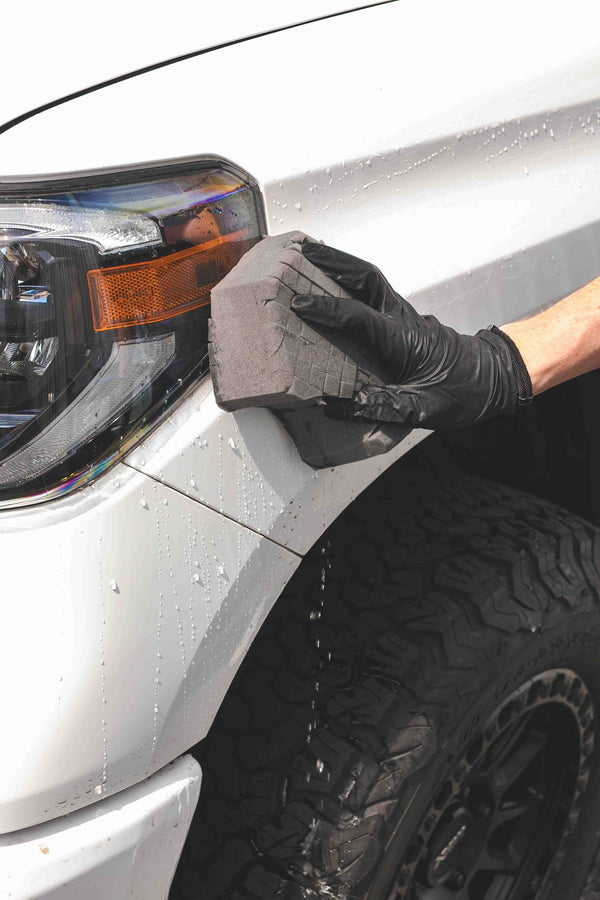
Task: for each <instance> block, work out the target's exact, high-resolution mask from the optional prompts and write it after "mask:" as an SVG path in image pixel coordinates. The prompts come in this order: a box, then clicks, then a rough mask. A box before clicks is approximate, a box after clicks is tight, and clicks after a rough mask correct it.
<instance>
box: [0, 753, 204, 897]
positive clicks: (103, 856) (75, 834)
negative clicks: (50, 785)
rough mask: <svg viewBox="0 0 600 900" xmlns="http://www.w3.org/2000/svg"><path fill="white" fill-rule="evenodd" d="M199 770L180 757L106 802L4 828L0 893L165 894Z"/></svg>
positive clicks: (193, 800)
mask: <svg viewBox="0 0 600 900" xmlns="http://www.w3.org/2000/svg"><path fill="white" fill-rule="evenodd" d="M200 777H201V773H200V767H199V765H198V763H197V762H196V761H195V760H194V759H193V758H192V757H191V756H184V757H180V758H179V759H178V760H176V761H175V762H174V763H170V764H169V765H167V766H165V768H164V769H161V770H160V771H159V772H157V773H156V774H155V775H152V776H151V777H150V778H147V779H146V780H145V781H143V782H141V783H140V784H136V785H135V786H134V787H131V788H129V789H127V790H125V791H121V792H119V793H117V794H114V795H113V796H112V797H106V798H105V799H104V800H103V801H102V802H101V803H95V804H93V805H92V806H89V807H87V808H85V809H81V810H78V811H77V812H74V813H71V815H69V816H63V817H61V818H58V819H53V820H52V821H51V822H45V823H44V824H43V825H35V826H33V827H32V828H26V829H24V830H23V831H20V832H18V833H16V834H5V835H2V836H0V898H2V900H5V898H6V900H8V898H10V900H81V898H82V897H86V898H89V900H126V898H127V900H132V898H138V900H165V897H167V895H168V892H169V887H170V885H171V880H172V878H173V874H174V872H175V867H176V865H177V861H178V859H179V855H180V853H181V848H182V847H183V843H184V841H185V838H186V835H187V831H188V828H189V824H190V821H191V818H192V815H193V812H194V809H195V808H196V803H197V801H198V793H199V790H200Z"/></svg>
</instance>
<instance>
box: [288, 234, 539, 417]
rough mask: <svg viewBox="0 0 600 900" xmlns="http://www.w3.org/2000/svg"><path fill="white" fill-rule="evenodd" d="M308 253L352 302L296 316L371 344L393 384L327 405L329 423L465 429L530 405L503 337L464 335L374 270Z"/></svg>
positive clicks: (305, 302) (326, 250) (300, 308)
mask: <svg viewBox="0 0 600 900" xmlns="http://www.w3.org/2000/svg"><path fill="white" fill-rule="evenodd" d="M302 252H303V253H304V255H305V256H306V258H307V259H308V260H309V261H310V262H311V263H312V264H313V265H315V266H317V267H318V268H319V269H321V270H322V271H323V272H325V273H326V274H327V275H328V276H329V277H330V278H332V279H333V280H334V281H337V282H338V283H339V284H340V285H341V286H342V287H343V288H345V290H346V291H347V292H348V293H349V294H351V295H352V299H339V298H337V297H326V296H317V295H302V296H301V295H297V296H296V297H294V299H293V300H292V309H293V310H294V312H295V313H297V314H298V315H299V316H301V317H302V318H305V319H309V320H310V321H312V322H316V323H318V324H320V325H326V326H327V327H328V328H334V329H336V330H339V331H344V332H346V333H347V334H350V335H352V336H353V337H354V338H355V339H356V340H358V341H359V342H360V343H361V344H366V345H367V346H368V347H369V349H370V351H371V353H372V354H373V355H375V356H376V357H378V358H380V359H381V360H382V361H383V362H384V363H385V364H386V365H387V368H388V370H389V371H390V373H392V377H393V383H391V384H388V385H382V386H379V387H375V386H367V387H364V388H362V389H359V390H358V391H356V392H355V393H354V396H353V398H352V399H351V400H340V399H339V398H331V399H330V400H327V409H326V412H327V414H328V415H331V416H333V417H334V418H343V419H370V420H373V421H376V422H397V423H401V424H403V425H406V426H408V427H411V428H415V427H421V428H463V427H466V426H468V425H472V424H474V423H475V422H481V421H483V420H484V419H489V418H491V417H492V416H495V415H499V414H507V413H512V412H514V411H515V409H516V407H517V405H519V404H525V403H528V402H530V400H531V394H532V391H531V380H530V378H529V374H528V372H527V369H526V367H525V363H524V362H523V359H522V357H521V354H520V353H519V351H518V349H517V347H516V345H515V344H514V342H513V341H512V340H511V338H509V337H508V335H506V334H504V333H503V332H502V331H500V329H498V328H496V327H495V326H492V328H491V330H481V331H478V332H477V334H475V335H466V334H458V332H456V331H455V330H454V329H453V328H449V327H448V326H446V325H442V324H441V322H439V321H438V320H437V319H436V318H435V317H434V316H421V315H419V313H418V312H417V311H416V310H415V309H414V308H413V307H412V306H411V305H410V303H407V301H406V300H404V299H403V298H402V297H401V296H400V295H399V294H397V293H396V292H395V291H394V290H393V289H392V288H391V287H390V285H389V284H388V282H387V281H386V279H385V278H384V277H383V275H382V274H381V272H380V271H379V269H377V268H376V267H375V266H373V265H371V264H370V263H368V262H365V261H364V260H362V259H358V258H357V257H355V256H350V255H349V254H347V253H343V252H341V251H340V250H335V249H334V248H333V247H327V246H326V245H324V244H318V243H311V242H308V241H305V242H304V243H303V244H302Z"/></svg>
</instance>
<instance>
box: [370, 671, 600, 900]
mask: <svg viewBox="0 0 600 900" xmlns="http://www.w3.org/2000/svg"><path fill="white" fill-rule="evenodd" d="M593 748H594V709H593V703H592V698H591V696H590V693H589V691H588V689H587V687H586V685H585V684H584V682H583V680H582V679H581V678H580V677H579V676H578V675H577V674H576V673H575V672H572V671H571V670H568V669H552V670H550V671H547V672H543V673H541V674H540V675H537V676H536V677H535V678H533V679H531V680H530V681H528V682H527V683H526V684H524V685H522V686H521V687H520V688H519V689H518V690H517V691H515V692H514V693H513V694H511V695H510V696H509V697H508V698H507V699H506V700H505V701H504V702H503V703H501V704H500V705H499V706H498V707H497V709H496V710H495V711H494V713H493V714H492V715H491V716H490V718H489V719H488V720H487V722H486V723H485V725H484V726H483V727H482V728H481V730H480V731H479V733H478V735H477V736H476V737H475V738H474V739H473V740H471V741H470V743H469V745H468V747H467V748H466V750H465V752H464V754H463V756H462V758H461V759H460V760H459V762H458V763H457V764H456V765H455V766H454V767H453V769H452V772H451V773H449V775H448V777H447V778H446V780H445V781H444V783H443V784H442V786H441V788H440V789H439V790H438V792H437V795H436V797H435V800H434V802H433V803H432V805H431V807H430V808H429V810H428V811H427V813H426V815H425V817H424V818H423V820H422V823H421V827H420V829H419V831H418V833H417V835H416V836H415V838H414V840H413V841H412V842H411V844H410V846H409V848H408V850H407V852H406V854H405V855H404V858H403V860H402V863H401V865H400V868H399V870H398V871H397V873H396V876H395V879H394V885H393V888H392V890H391V892H389V894H388V900H544V898H545V897H547V895H548V893H549V891H550V890H551V888H552V885H553V883H554V882H555V880H556V877H557V875H558V873H559V872H560V869H561V866H562V863H563V861H564V858H565V854H566V852H567V848H568V839H569V836H570V835H571V834H572V832H573V831H574V829H575V827H576V825H577V821H578V819H579V815H580V810H581V806H582V799H583V795H584V793H585V789H586V786H587V783H588V779H589V770H590V763H591V756H592V752H593Z"/></svg>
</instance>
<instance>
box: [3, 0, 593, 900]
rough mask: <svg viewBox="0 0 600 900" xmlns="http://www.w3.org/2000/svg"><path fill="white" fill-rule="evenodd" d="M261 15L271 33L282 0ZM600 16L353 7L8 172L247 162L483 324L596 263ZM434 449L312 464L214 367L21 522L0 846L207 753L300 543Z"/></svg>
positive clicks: (217, 54)
mask: <svg viewBox="0 0 600 900" xmlns="http://www.w3.org/2000/svg"><path fill="white" fill-rule="evenodd" d="M259 6H260V8H261V9H263V10H265V17H266V18H265V22H266V21H267V18H268V15H267V12H268V10H267V8H268V7H269V6H272V7H273V8H274V7H277V8H278V9H279V8H280V7H281V4H268V3H264V4H258V6H257V5H256V4H254V5H253V11H254V10H255V9H258V7H259ZM316 6H320V7H321V8H322V9H323V10H324V11H325V12H330V11H332V10H333V9H334V7H335V8H336V9H337V5H336V4H334V3H331V4H329V3H327V4H320V3H317V2H316V0H315V3H309V4H305V5H304V6H303V10H302V15H303V17H304V16H305V15H306V17H309V16H310V15H312V14H313V10H314V9H315V8H316ZM244 7H245V4H241V3H240V4H235V3H229V4H227V5H226V7H225V8H226V10H227V13H225V12H224V11H223V10H224V7H223V6H221V7H219V16H218V17H217V18H219V17H222V19H221V18H219V22H218V23H217V25H218V28H221V26H223V29H224V30H223V32H221V31H219V30H218V28H217V25H215V28H216V29H217V30H216V31H214V32H212V31H211V32H210V34H213V33H214V35H216V34H217V32H218V34H219V35H220V34H221V33H223V34H224V32H225V31H227V30H228V29H227V28H226V27H225V25H224V24H223V23H225V24H226V25H228V26H229V31H228V34H229V38H231V36H232V35H235V34H237V33H238V32H237V30H236V28H237V25H236V22H237V23H238V24H239V23H240V22H241V21H242V19H243V16H242V17H240V16H239V15H238V13H239V12H240V10H242V9H243V8H244ZM127 15H129V13H127ZM278 15H279V13H277V14H275V13H273V16H275V18H277V16H278ZM291 15H292V14H291V12H290V11H289V10H286V13H285V15H284V14H283V13H281V16H282V17H283V18H280V19H278V20H277V21H279V23H280V24H281V22H283V20H284V19H285V20H286V21H288V20H290V21H291V19H290V16H291ZM248 16H249V17H250V13H248ZM173 18H175V16H173ZM252 18H253V21H255V19H254V17H252ZM275 18H273V19H272V20H271V21H272V25H271V26H268V27H275V24H274V22H275ZM256 21H258V20H256ZM261 21H262V20H261ZM161 22H162V19H161ZM598 26H600V8H599V7H598V5H597V4H596V3H593V2H590V0H575V2H573V3H572V4H570V6H569V9H568V11H567V12H565V9H564V7H563V5H562V4H561V5H560V6H559V5H558V4H548V3H547V2H546V3H542V2H539V0H534V2H532V3H529V4H525V5H523V4H522V3H517V2H516V0H508V2H507V3H505V4H503V5H502V7H499V8H498V10H497V11H494V10H491V9H489V8H485V9H482V7H481V5H480V4H479V3H475V2H473V0H462V2H457V3H454V4H451V5H448V4H442V3H439V4H423V3H419V2H417V0H404V2H402V3H400V2H395V3H389V4H386V5H384V6H378V7H372V8H369V9H366V10H362V11H356V12H352V13H349V14H348V15H343V16H339V17H337V18H335V19H328V20H324V21H320V22H315V23H312V24H308V25H302V26H301V27H298V28H294V29H291V30H289V31H285V32H279V33H276V34H270V35H267V36H265V37H261V38H257V39H256V40H251V41H248V42H246V43H240V44H237V45H235V46H230V47H227V48H223V49H219V50H215V51H214V52H211V53H207V54H206V55H201V56H196V57H194V58H192V59H188V60H186V61H182V62H178V63H173V64H171V65H168V66H165V67H163V68H160V69H157V70H155V71H152V72H149V73H147V74H143V75H137V76H135V77H133V78H131V79H129V80H125V81H121V82H119V83H117V84H114V85H112V86H108V87H104V88H102V89H99V90H96V91H93V92H92V93H89V94H87V95H85V96H83V97H81V98H79V99H73V100H70V101H68V102H65V103H63V104H59V105H57V106H55V107H53V108H51V109H49V110H47V111H45V112H41V113H39V114H38V115H36V116H35V117H33V118H31V119H28V120H25V121H23V122H21V123H20V124H18V125H15V126H14V127H13V128H11V129H10V130H8V131H6V132H4V133H2V134H0V181H1V179H2V178H3V177H17V176H24V177H33V176H35V175H39V174H40V173H42V174H43V173H48V174H50V175H51V174H54V173H57V172H68V171H78V170H83V169H94V168H103V167H107V166H115V165H126V164H139V163H142V162H143V161H146V160H157V159H174V158H178V157H183V156H188V155H189V156H198V155H201V154H202V153H214V154H218V155H222V156H224V157H227V158H230V159H232V160H233V161H234V162H236V163H238V164H239V165H241V166H243V167H244V168H245V169H247V170H248V171H250V172H251V173H252V175H253V176H254V177H256V178H257V179H258V181H259V183H260V186H261V189H262V191H263V195H264V198H265V204H266V211H267V220H268V227H269V230H270V231H271V232H272V233H279V232H283V231H287V230H290V229H302V230H304V231H306V232H308V233H309V234H312V235H313V236H315V237H317V238H323V239H324V240H326V241H327V242H329V243H331V244H334V245H336V246H339V247H342V248H344V249H346V250H349V251H351V252H354V253H356V254H358V255H359V256H363V257H365V258H368V259H371V260H373V261H374V262H376V263H377V264H378V265H379V266H380V267H381V269H382V270H383V271H384V272H385V273H386V275H387V276H388V277H389V279H390V280H391V281H392V283H393V284H394V285H395V286H397V288H398V289H399V290H400V291H401V292H402V293H403V294H404V295H405V296H408V297H410V299H411V300H413V302H414V303H415V304H416V305H417V306H418V307H419V308H420V309H421V310H423V311H427V312H434V313H436V314H438V315H439V316H440V318H441V319H442V320H443V321H445V322H447V323H449V324H452V325H454V326H455V327H458V328H459V329H462V330H465V331H475V330H476V329H477V328H479V327H482V326H485V325H487V324H488V323H490V322H497V323H501V322H506V321H508V320H510V319H514V318H518V317H520V316H524V315H526V314H528V313H529V312H531V311H533V310H535V309H539V308H540V307H542V306H545V305H547V304H549V303H551V302H553V301H555V300H556V299H558V298H559V297H561V296H563V295H565V294H566V293H568V292H569V291H571V290H573V289H574V288H576V287H578V286H579V285H581V284H583V283H585V282H587V281H589V280H590V279H591V278H593V277H595V276H597V274H598V271H599V269H600V249H599V248H600V221H599V220H600V214H599V210H600V143H599V137H600V63H599V62H598V60H599V59H600V28H599V27H598ZM103 27H104V26H103ZM178 27H179V26H178ZM241 27H242V26H241V25H240V28H241ZM244 27H246V28H248V27H249V26H248V25H247V26H244ZM262 27H263V25H258V24H257V27H256V28H252V29H251V30H260V29H261V28H262ZM165 28H166V32H167V33H166V36H165V43H164V44H163V43H162V41H161V35H160V34H159V33H158V31H157V32H156V33H155V34H154V36H153V38H152V40H154V41H155V44H154V45H152V46H154V48H155V49H154V50H153V51H152V52H153V53H154V59H153V60H152V59H151V54H150V52H149V50H148V48H149V47H150V45H149V44H144V47H143V48H141V49H140V47H138V48H137V50H136V51H135V52H137V53H138V54H139V56H135V54H134V55H133V56H132V62H131V66H130V65H129V64H127V70H129V69H131V68H134V67H136V66H138V65H146V64H150V63H151V62H152V61H158V60H160V59H164V58H165V57H166V56H169V55H171V54H174V53H179V52H187V51H185V50H182V51H180V50H176V49H175V48H176V47H179V46H181V47H188V46H191V43H192V42H193V40H194V38H193V36H191V37H190V36H189V33H188V34H187V35H186V33H185V32H186V28H180V31H179V32H178V35H179V36H178V37H177V39H176V38H175V37H174V34H175V30H174V29H173V30H171V24H169V25H168V26H165ZM48 29H50V30H51V27H50V24H48ZM240 33H241V31H240ZM246 33H247V32H246ZM105 34H106V37H105V40H106V41H107V42H108V41H109V37H108V31H106V33H105ZM492 37H493V41H492V40H491V39H490V38H492ZM229 38H225V39H229ZM57 39H59V37H58V34H57ZM120 40H121V38H120V37H119V38H118V39H117V49H116V50H115V54H114V58H113V59H111V58H107V59H104V61H103V62H102V61H99V60H98V59H96V56H95V55H93V59H91V61H90V72H89V74H85V72H84V70H85V62H84V61H83V57H82V61H81V63H80V67H81V69H82V71H81V73H79V74H78V75H77V78H79V79H81V81H80V82H69V78H68V77H67V74H66V69H65V71H64V72H63V76H64V78H63V82H60V79H59V78H58V76H57V78H56V80H55V81H53V82H52V84H51V83H50V81H49V82H48V85H47V89H46V88H45V87H43V88H42V89H41V93H38V94H37V95H36V96H37V97H38V99H33V98H34V93H35V92H34V91H33V88H31V91H30V93H29V94H27V96H26V99H25V104H24V107H23V108H21V109H20V110H19V111H18V113H14V110H13V112H10V113H7V112H6V110H5V111H4V112H3V115H2V119H3V120H4V121H6V119H7V118H8V117H9V116H10V115H13V114H20V113H23V112H26V111H27V109H29V108H30V106H31V104H32V103H35V104H39V103H42V102H45V101H44V99H43V98H44V97H45V96H51V95H52V96H53V97H54V98H56V97H57V96H59V95H60V92H61V91H62V92H70V91H73V90H77V89H78V87H79V86H80V85H84V82H85V84H90V83H92V82H93V81H94V80H95V79H96V80H97V79H99V78H105V77H112V76H111V74H110V73H111V72H113V71H114V72H117V69H119V67H121V68H120V71H121V72H123V71H125V69H124V68H123V65H124V59H125V57H126V55H127V54H126V52H125V51H126V49H127V44H126V43H124V44H122V45H121V44H119V41H120ZM207 40H217V38H216V37H214V38H207ZM219 40H220V38H219ZM178 42H179V43H178ZM99 43H100V42H99ZM141 44H142V41H140V45H141ZM17 45H18V42H17ZM159 45H160V46H161V47H164V51H163V50H161V51H158V50H157V49H156V48H157V47H158V46H159ZM119 47H120V49H119ZM147 50H148V52H146V51H147ZM142 51H143V52H142ZM78 52H79V50H78ZM101 55H102V54H100V56H101ZM104 56H105V57H110V54H104ZM134 56H135V58H134ZM60 65H61V66H62V65H63V63H62V62H61V63H60ZM101 65H104V66H105V69H104V70H102V69H101ZM102 71H105V72H106V73H107V74H102ZM63 76H61V77H63ZM22 77H23V76H22ZM48 77H49V79H50V76H48ZM24 80H25V81H27V80H28V79H27V78H25V79H24ZM32 80H33V79H32ZM36 80H37V79H36ZM50 80H51V79H50ZM44 91H46V93H44ZM211 92H214V95H215V96H216V97H217V102H214V101H213V99H212V98H213V93H211ZM164 97H168V103H166V102H161V100H160V98H164ZM12 99H14V98H12V95H11V102H12ZM28 104H29V105H28ZM157 110H158V111H159V114H157ZM425 434H426V433H425V432H418V433H417V432H414V433H413V434H411V435H410V436H409V437H408V438H407V439H406V440H405V441H404V442H403V443H402V445H401V446H400V447H398V448H396V450H394V451H393V452H392V453H390V454H387V455H386V456H384V457H379V458H375V459H372V460H369V461H366V462H362V463H356V464H353V465H350V466H344V467H339V468H337V469H333V470H326V471H322V472H313V471H312V470H311V469H310V468H309V467H308V466H306V465H305V464H304V463H302V461H301V460H300V459H299V457H298V454H297V452H296V450H295V448H294V446H293V443H292V441H291V440H290V438H289V437H288V435H287V433H286V432H285V431H284V429H283V428H282V427H281V425H280V424H279V422H278V421H277V420H276V419H275V417H274V416H273V415H272V414H271V413H269V412H268V411H266V410H245V411H243V412H240V413H236V414H226V413H224V412H223V411H221V410H219V409H218V407H217V406H216V404H215V402H214V396H213V394H212V391H211V385H210V380H209V379H204V380H203V381H202V382H201V383H200V384H199V385H198V387H197V388H196V390H195V391H194V392H192V393H191V394H190V395H188V397H187V398H186V399H185V400H184V401H183V402H182V403H181V404H180V405H179V406H178V407H176V408H175V409H174V410H173V411H172V412H171V413H170V415H169V416H168V417H166V418H165V420H164V421H163V422H162V423H161V424H160V425H159V427H158V428H157V429H156V430H155V431H154V432H153V433H152V434H151V435H150V436H149V437H147V438H146V439H145V440H144V442H143V443H142V444H140V445H139V446H138V447H137V448H136V449H135V450H134V451H133V452H132V453H131V454H130V455H129V457H128V458H127V460H125V461H124V462H122V463H120V464H119V465H117V466H115V467H114V468H113V469H111V471H110V472H109V473H107V474H105V475H104V476H103V477H102V478H100V479H98V481H97V482H96V484H95V487H89V488H86V489H84V490H81V491H79V492H77V493H75V494H73V495H70V496H65V497H64V498H62V499H60V500H56V501H52V502H50V503H47V504H42V505H39V506H37V507H32V508H30V509H21V510H15V511H5V512H2V514H1V515H0V559H1V561H2V570H3V575H4V579H3V593H4V596H5V597H10V598H14V599H11V602H10V604H8V605H7V607H6V609H7V612H6V613H5V616H6V620H5V621H6V627H5V628H3V631H2V633H1V634H0V650H1V651H2V652H1V653H0V667H2V670H3V671H2V673H0V674H1V675H2V683H3V684H10V685H11V690H10V692H8V693H7V700H6V702H5V721H6V722H9V723H11V725H10V727H9V728H7V729H6V736H5V737H3V742H2V744H0V832H2V831H5V832H6V831H10V830H17V829H21V828H26V827H29V826H33V825H35V824H36V823H41V822H43V821H44V820H46V819H50V818H52V817H56V816H59V815H61V814H62V813H64V812H66V811H67V810H71V809H73V810H75V809H77V807H79V806H82V805H85V804H91V803H94V802H95V801H97V800H98V798H99V797H100V798H101V801H100V802H99V803H95V805H94V806H91V807H90V810H93V809H97V810H98V811H99V812H100V811H101V810H102V809H104V808H105V804H107V803H110V802H112V801H111V797H110V795H112V794H114V792H116V791H119V790H121V789H123V788H125V787H127V786H128V785H133V784H135V783H136V782H138V781H140V780H142V779H144V778H146V777H147V776H149V775H150V774H151V773H152V772H154V771H156V770H157V769H159V768H160V767H162V766H164V765H165V764H166V763H167V762H168V761H169V760H171V759H173V758H174V757H176V756H177V755H178V754H180V753H182V752H184V751H185V750H186V749H187V748H189V747H190V746H191V745H192V744H193V743H195V742H196V741H197V740H199V739H201V738H202V737H203V736H204V734H205V733H206V730H207V728H208V727H209V726H210V723H211V721H212V718H213V716H214V714H215V712H216V710H217V708H218V706H219V704H220V702H221V699H222V697H223V694H224V693H225V691H226V690H227V687H228V685H229V683H230V681H231V678H232V677H233V674H234V673H235V671H236V669H237V667H238V665H239V663H240V662H241V660H242V659H243V656H244V654H245V652H246V650H247V648H248V646H249V644H250V642H251V640H252V637H253V635H254V634H255V633H256V631H257V629H258V628H259V627H260V624H261V622H262V620H263V619H264V617H265V616H266V615H267V613H268V611H269V609H270V608H271V606H272V604H273V603H274V602H275V600H276V599H277V597H278V596H279V594H280V592H281V590H282V589H283V587H284V585H285V584H286V582H287V580H288V579H289V577H290V575H291V573H292V571H293V570H294V569H295V567H296V566H297V565H298V564H299V563H300V555H301V554H303V553H305V552H306V551H307V550H308V548H309V547H310V546H311V544H312V543H314V542H315V541H316V540H318V539H319V536H320V535H321V533H322V532H323V530H324V529H325V528H326V527H327V525H328V524H329V523H330V522H331V521H332V520H333V519H334V518H335V517H336V516H337V515H338V514H339V513H340V512H341V511H342V510H343V509H344V508H345V507H346V506H347V505H348V504H349V503H350V502H351V500H352V499H353V498H354V497H355V496H356V495H357V494H358V493H359V492H360V491H361V490H362V489H363V488H364V487H365V486H366V485H367V484H368V483H369V482H370V481H372V480H373V479H374V478H376V477H377V475H378V474H379V473H380V472H381V471H383V470H384V469H385V468H387V467H388V465H390V464H391V463H392V462H393V461H394V460H395V459H397V458H398V457H399V456H401V455H402V453H403V452H405V451H406V450H407V449H409V448H410V447H411V446H413V445H414V443H416V442H417V441H418V440H420V439H421V438H422V437H424V436H425ZM136 470H137V471H136ZM164 500H167V502H168V505H167V506H165V505H164V503H163V502H162V501H164ZM144 503H145V504H146V505H147V507H148V508H146V506H144ZM194 537H196V540H197V541H198V540H199V541H200V546H201V547H202V548H203V549H202V556H201V558H200V559H199V560H198V562H199V563H200V565H199V566H195V562H196V556H195V552H196V549H197V547H198V543H197V544H196V548H194ZM203 540H204V542H205V545H204V546H203V545H202V541H203ZM212 541H214V542H215V544H214V550H213V549H211V547H213V545H212V543H211V542H212ZM299 554H300V555H299ZM215 557H216V559H215ZM221 569H222V570H223V571H222V572H221ZM171 573H172V574H171ZM223 573H225V574H226V575H227V578H228V579H229V580H228V581H227V580H226V579H225V578H224V577H223ZM196 574H197V575H198V576H199V581H195V580H194V575H196ZM112 581H114V582H115V584H116V589H113V588H112V587H111V582H112ZM177 607H179V609H178V608H177ZM160 612H162V614H163V615H162V617H161V616H159V613H160ZM159 619H160V620H161V621H162V623H163V624H162V626H161V629H160V634H161V648H157V633H158V624H159ZM103 620H104V621H103ZM15 636H17V637H15ZM19 636H23V640H21V639H20V638H19ZM24 648H25V649H24ZM101 649H104V654H101V653H100V650H101ZM157 652H161V657H158V656H157ZM103 656H104V660H105V666H104V667H102V666H101V662H102V657H103ZM157 666H158V668H160V672H156V668H157ZM103 675H104V678H103V677H102V676H103ZM61 678H62V681H61ZM157 678H158V681H156V680H155V679H157ZM102 688H104V695H103V693H102ZM157 695H158V703H157ZM103 699H106V700H107V703H106V704H102V700H103ZM155 705H158V719H157V717H156V716H157V714H156V713H155ZM104 707H106V712H104ZM103 722H104V723H105V724H103ZM96 788H99V791H96V790H95V789H96ZM117 796H119V795H117ZM123 796H125V795H123ZM83 813H84V811H83V810H82V811H81V813H77V814H76V815H80V814H81V815H83ZM39 827H43V826H39ZM11 837H12V836H11V835H8V836H7V838H6V843H5V846H8V845H10V840H11ZM15 858H16V857H15ZM115 871H117V869H115ZM115 877H117V876H115ZM48 890H49V888H48ZM0 896H1V893H0ZM39 896H44V894H43V891H42V890H40V893H39ZM86 896H89V897H90V898H91V900H95V898H96V897H98V900H99V898H100V897H104V896H105V893H102V892H101V891H100V890H96V889H95V888H94V889H92V890H91V891H89V892H86Z"/></svg>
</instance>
